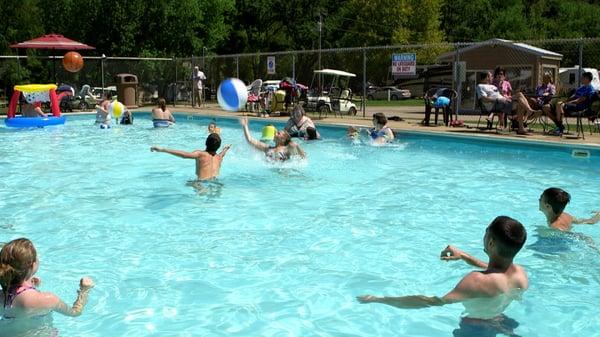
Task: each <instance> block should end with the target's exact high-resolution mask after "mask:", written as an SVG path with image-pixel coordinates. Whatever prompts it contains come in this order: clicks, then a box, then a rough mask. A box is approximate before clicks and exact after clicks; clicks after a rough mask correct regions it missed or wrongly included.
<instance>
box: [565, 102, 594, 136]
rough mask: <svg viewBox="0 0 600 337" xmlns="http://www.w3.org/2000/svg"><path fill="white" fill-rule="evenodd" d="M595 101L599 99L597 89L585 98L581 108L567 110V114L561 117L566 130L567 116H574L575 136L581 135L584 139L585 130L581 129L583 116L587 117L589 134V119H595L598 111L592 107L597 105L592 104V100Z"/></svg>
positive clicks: (567, 124)
mask: <svg viewBox="0 0 600 337" xmlns="http://www.w3.org/2000/svg"><path fill="white" fill-rule="evenodd" d="M597 101H600V94H599V93H598V91H596V92H594V93H593V94H592V95H590V96H589V97H588V98H587V99H586V100H585V104H584V105H583V106H582V109H581V110H577V111H569V116H567V115H565V116H564V117H563V118H564V120H565V124H566V126H567V131H568V130H569V123H568V118H569V117H575V118H576V127H575V131H577V138H579V137H580V136H581V138H582V139H585V131H584V130H583V117H586V118H587V119H588V126H589V127H590V134H592V129H591V124H590V119H595V118H596V117H597V116H598V112H597V111H595V110H593V108H595V107H597V105H595V104H594V102H597Z"/></svg>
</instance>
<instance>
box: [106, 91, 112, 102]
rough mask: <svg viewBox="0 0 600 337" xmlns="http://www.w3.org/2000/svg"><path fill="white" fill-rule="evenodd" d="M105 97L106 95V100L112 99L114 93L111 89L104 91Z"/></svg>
mask: <svg viewBox="0 0 600 337" xmlns="http://www.w3.org/2000/svg"><path fill="white" fill-rule="evenodd" d="M104 97H106V100H108V101H110V100H111V99H112V94H111V93H110V91H107V92H105V93H104Z"/></svg>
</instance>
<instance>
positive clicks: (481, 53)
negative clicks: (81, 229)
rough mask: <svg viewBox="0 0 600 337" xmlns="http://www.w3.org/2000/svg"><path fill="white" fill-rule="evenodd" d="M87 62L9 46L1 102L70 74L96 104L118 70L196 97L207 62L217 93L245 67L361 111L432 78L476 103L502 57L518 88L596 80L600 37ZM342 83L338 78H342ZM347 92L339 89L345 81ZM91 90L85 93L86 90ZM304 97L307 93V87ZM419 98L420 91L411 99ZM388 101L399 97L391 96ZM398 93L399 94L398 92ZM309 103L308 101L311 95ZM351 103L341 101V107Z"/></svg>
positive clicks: (146, 96) (145, 90) (408, 93)
mask: <svg viewBox="0 0 600 337" xmlns="http://www.w3.org/2000/svg"><path fill="white" fill-rule="evenodd" d="M400 54H414V56H415V57H414V61H413V62H412V68H410V67H409V68H406V69H401V70H402V71H400V72H397V70H398V69H397V68H395V67H392V58H393V57H394V55H400ZM84 59H85V62H84V67H83V69H81V70H80V71H79V72H76V73H70V72H68V71H66V70H65V69H64V68H63V66H62V56H56V57H53V56H49V57H41V56H36V57H34V56H27V57H26V56H0V112H3V111H5V107H6V105H7V101H8V97H10V96H9V95H10V94H11V92H12V88H13V86H14V85H15V84H25V83H50V82H56V83H58V84H67V85H70V86H72V87H73V88H74V90H75V92H76V96H78V94H79V93H80V92H81V90H82V88H84V86H86V85H87V86H89V88H90V90H91V92H92V94H93V96H94V97H93V98H91V99H89V100H88V99H86V98H85V97H81V99H80V100H78V101H77V100H74V101H75V102H73V103H72V105H71V106H70V107H71V108H73V109H80V108H83V109H85V108H90V107H91V105H92V104H94V99H97V98H99V97H98V95H99V94H101V93H102V88H104V89H105V90H110V91H113V90H115V89H116V88H115V87H116V85H117V83H116V82H115V80H116V75H117V74H121V73H127V74H133V75H136V76H137V80H138V84H137V90H136V97H135V100H136V103H137V105H140V106H143V105H149V104H155V103H156V101H157V99H158V98H159V97H164V98H165V99H166V100H167V101H168V102H169V103H170V104H173V105H175V106H178V105H192V104H194V103H197V102H195V101H194V100H195V98H194V95H193V92H194V90H195V89H194V81H193V78H192V75H193V69H194V67H195V66H198V67H199V68H200V69H202V70H203V71H204V73H205V74H206V77H207V79H206V80H205V81H204V97H205V99H206V100H207V101H209V102H210V101H214V100H216V91H217V87H218V85H219V83H220V82H221V81H222V80H223V79H225V78H227V77H237V78H240V79H241V80H243V81H244V82H246V83H247V84H250V83H251V82H253V81H254V80H256V79H262V81H263V83H264V82H265V81H268V80H270V81H273V82H275V83H276V82H277V81H280V80H282V79H284V78H286V77H287V78H290V79H291V80H292V81H295V82H297V83H301V84H303V85H306V86H307V87H308V88H309V89H308V92H309V93H312V94H313V95H317V96H318V95H323V93H332V92H334V91H335V90H336V89H341V90H342V91H343V90H346V95H347V96H348V97H349V99H351V101H352V102H354V103H356V108H357V110H358V112H359V113H360V112H363V113H364V109H365V107H368V106H369V105H376V106H381V105H386V104H387V105H399V106H401V105H408V106H415V111H420V107H419V106H420V105H421V101H419V100H415V99H420V98H421V97H422V96H423V94H424V92H426V91H427V90H428V89H430V88H436V87H447V88H452V89H454V90H456V91H457V92H458V94H459V97H458V101H459V112H460V113H468V112H470V111H474V106H475V102H474V95H475V87H476V85H477V79H478V76H479V75H480V74H481V73H482V72H488V71H491V72H493V70H494V69H495V68H496V67H502V68H504V69H505V72H506V75H507V79H508V80H509V81H510V82H511V85H512V88H513V92H517V91H533V90H534V89H535V87H536V86H537V85H538V84H539V83H541V81H542V77H543V75H544V74H549V75H551V77H552V79H553V81H554V83H555V84H556V86H557V89H558V91H559V94H561V95H569V93H570V92H572V91H573V90H574V89H576V88H577V87H578V86H579V85H580V84H581V73H582V72H584V71H591V72H592V73H593V74H594V77H595V80H594V84H595V85H598V86H599V87H600V82H598V70H597V69H598V68H600V39H555V40H534V41H519V42H515V41H507V40H501V39H492V40H488V41H483V42H479V43H455V44H451V43H441V44H429V45H401V46H379V47H358V48H341V49H322V50H296V51H284V52H273V53H268V52H261V53H253V54H236V55H213V54H209V53H207V52H206V53H205V55H202V56H192V57H189V58H174V57H171V58H128V57H93V56H92V57H87V56H84ZM317 69H337V70H342V71H345V72H348V73H352V74H355V75H356V76H355V77H350V78H343V79H342V80H340V81H336V82H335V83H333V82H331V79H330V78H325V77H326V75H323V74H321V75H315V73H314V71H315V70H317ZM337 86H339V88H337ZM338 92H339V91H338ZM84 96H85V95H84ZM299 97H302V96H299ZM411 98H412V100H411ZM385 101H392V102H387V103H384V102H385ZM393 101H396V102H393ZM304 103H306V101H305V102H304ZM344 112H347V111H342V113H344Z"/></svg>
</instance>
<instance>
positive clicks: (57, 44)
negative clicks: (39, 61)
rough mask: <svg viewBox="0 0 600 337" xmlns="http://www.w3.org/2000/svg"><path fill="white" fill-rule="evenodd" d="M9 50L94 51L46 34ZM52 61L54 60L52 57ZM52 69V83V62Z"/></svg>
mask: <svg viewBox="0 0 600 337" xmlns="http://www.w3.org/2000/svg"><path fill="white" fill-rule="evenodd" d="M10 47H11V48H21V49H62V50H85V49H96V48H94V47H92V46H88V45H87V44H85V43H81V42H78V41H75V40H71V39H69V38H66V37H64V36H62V35H60V34H48V35H44V36H41V37H38V38H36V39H33V40H29V41H24V42H19V43H16V44H13V45H11V46H10ZM54 59H56V58H55V57H54ZM52 64H53V67H54V82H56V63H55V61H54V60H53V61H52Z"/></svg>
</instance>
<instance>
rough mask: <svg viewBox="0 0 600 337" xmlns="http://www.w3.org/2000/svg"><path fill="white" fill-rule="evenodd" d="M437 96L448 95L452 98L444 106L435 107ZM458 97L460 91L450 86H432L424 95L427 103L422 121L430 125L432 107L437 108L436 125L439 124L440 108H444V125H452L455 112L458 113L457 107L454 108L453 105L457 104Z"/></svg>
mask: <svg viewBox="0 0 600 337" xmlns="http://www.w3.org/2000/svg"><path fill="white" fill-rule="evenodd" d="M437 97H447V98H448V99H449V100H450V104H448V105H447V106H444V107H435V106H434V102H433V100H434V99H436V98H437ZM457 97H458V93H457V92H456V91H455V90H452V89H450V88H431V89H429V90H427V92H426V93H425V96H424V97H423V100H424V103H425V118H424V119H423V121H422V122H421V123H422V124H423V125H429V119H430V117H431V109H435V125H437V123H438V114H439V112H440V109H442V113H443V119H444V125H446V126H448V125H450V122H452V114H453V112H454V113H455V114H456V109H454V108H453V107H454V105H455V104H456V98H457Z"/></svg>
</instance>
